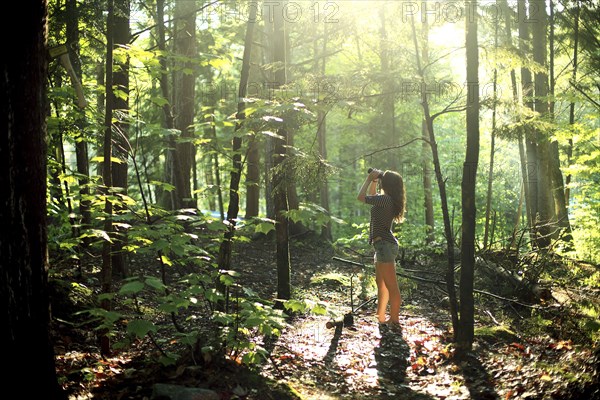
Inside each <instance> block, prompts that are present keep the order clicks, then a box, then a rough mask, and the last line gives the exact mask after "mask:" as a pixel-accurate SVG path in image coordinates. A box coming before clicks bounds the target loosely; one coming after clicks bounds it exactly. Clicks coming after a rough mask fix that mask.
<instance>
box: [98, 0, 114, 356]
mask: <svg viewBox="0 0 600 400" xmlns="http://www.w3.org/2000/svg"><path fill="white" fill-rule="evenodd" d="M113 35H114V0H109V2H108V18H107V21H106V78H105V82H106V98H105V101H106V105H105V107H104V113H105V117H104V148H103V154H104V157H103V162H102V179H103V181H104V186H105V187H106V189H105V190H106V193H105V195H106V196H107V197H106V201H105V206H104V214H105V215H104V231H105V232H106V234H107V235H109V236H112V214H113V206H112V202H111V200H110V199H109V198H108V195H109V194H110V193H111V191H112V187H113V183H112V117H113V110H114V106H115V96H114V93H113V47H114V36H113ZM111 250H112V246H111V243H110V242H109V241H108V240H105V241H104V244H103V247H102V270H101V272H100V276H101V278H100V283H101V290H102V293H104V294H108V293H111V292H112V257H111V256H112V254H111V253H112V251H111ZM101 306H102V308H103V309H105V310H106V311H110V309H111V302H110V300H108V299H107V298H105V299H104V300H102V302H101ZM99 334H100V351H101V353H102V355H105V356H106V355H109V354H110V338H109V337H108V335H107V334H106V332H104V331H102V332H99Z"/></svg>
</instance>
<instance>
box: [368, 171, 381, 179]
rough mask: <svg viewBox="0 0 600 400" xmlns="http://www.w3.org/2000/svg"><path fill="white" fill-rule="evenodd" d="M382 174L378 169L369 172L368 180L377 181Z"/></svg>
mask: <svg viewBox="0 0 600 400" xmlns="http://www.w3.org/2000/svg"><path fill="white" fill-rule="evenodd" d="M382 173H383V172H381V171H380V170H378V169H374V170H373V171H371V172H370V173H369V180H371V181H376V180H377V179H379V176H380V175H381V174H382Z"/></svg>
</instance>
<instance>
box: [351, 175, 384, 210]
mask: <svg viewBox="0 0 600 400" xmlns="http://www.w3.org/2000/svg"><path fill="white" fill-rule="evenodd" d="M379 174H381V172H380V171H378V170H373V171H372V172H371V173H369V175H367V177H366V178H365V181H364V182H363V184H362V186H361V188H360V190H359V192H358V196H357V197H356V198H357V199H358V201H360V202H362V203H364V202H365V197H366V196H367V193H368V194H369V195H370V196H372V195H374V194H375V193H377V179H378V177H379Z"/></svg>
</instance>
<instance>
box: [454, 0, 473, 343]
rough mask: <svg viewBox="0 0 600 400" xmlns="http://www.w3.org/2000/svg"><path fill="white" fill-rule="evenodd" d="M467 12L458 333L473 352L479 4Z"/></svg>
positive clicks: (470, 4)
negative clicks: (465, 128)
mask: <svg viewBox="0 0 600 400" xmlns="http://www.w3.org/2000/svg"><path fill="white" fill-rule="evenodd" d="M465 8H466V9H468V10H473V12H472V13H467V16H466V18H465V21H466V47H467V84H468V86H467V87H468V91H467V152H466V155H465V163H464V165H463V177H462V184H461V189H462V190H461V192H462V196H461V199H462V229H461V252H460V254H461V266H460V325H459V326H460V329H459V331H458V333H457V335H456V336H457V348H458V350H460V351H470V350H471V348H472V345H473V337H474V324H475V305H474V300H473V279H474V272H475V228H476V210H477V205H476V204H475V200H476V198H475V188H476V176H477V165H478V162H479V73H478V69H479V47H478V40H477V20H478V18H477V11H476V9H477V3H476V2H471V0H465Z"/></svg>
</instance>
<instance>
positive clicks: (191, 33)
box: [174, 1, 197, 208]
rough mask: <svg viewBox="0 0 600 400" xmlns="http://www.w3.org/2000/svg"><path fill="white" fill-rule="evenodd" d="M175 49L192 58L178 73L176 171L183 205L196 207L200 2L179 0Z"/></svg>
mask: <svg viewBox="0 0 600 400" xmlns="http://www.w3.org/2000/svg"><path fill="white" fill-rule="evenodd" d="M175 21H176V22H175V27H176V33H175V52H176V54H177V55H179V56H181V58H183V59H185V60H188V61H185V62H182V64H183V65H180V66H179V68H176V70H177V72H176V73H175V89H174V104H175V110H177V116H176V118H175V128H176V129H177V130H179V131H180V138H181V139H182V140H181V141H179V143H177V144H176V147H175V149H176V152H175V153H176V154H174V157H176V158H177V159H178V160H179V165H178V169H176V170H175V171H174V173H175V174H176V175H177V176H179V177H178V178H177V179H176V182H178V183H180V187H179V188H178V190H177V193H178V196H179V198H178V200H177V202H178V203H179V204H180V207H184V208H196V207H197V205H196V204H195V201H194V198H193V196H192V192H191V187H192V186H191V182H192V176H191V172H192V164H193V162H194V160H193V157H192V155H193V154H194V151H193V147H194V146H193V144H192V139H193V137H194V129H193V123H194V103H195V80H196V72H195V67H194V63H193V62H192V61H191V59H193V58H194V57H196V56H197V51H196V4H195V2H193V1H176V2H175Z"/></svg>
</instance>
